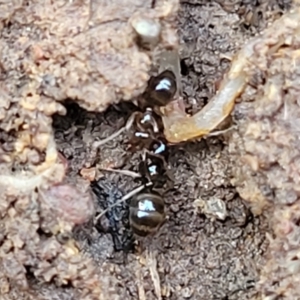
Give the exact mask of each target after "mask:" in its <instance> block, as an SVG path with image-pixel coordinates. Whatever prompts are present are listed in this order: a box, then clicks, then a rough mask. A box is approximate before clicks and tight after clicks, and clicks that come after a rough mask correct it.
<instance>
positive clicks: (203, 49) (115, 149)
mask: <svg viewBox="0 0 300 300" xmlns="http://www.w3.org/2000/svg"><path fill="white" fill-rule="evenodd" d="M27 2H28V1H27ZM27 2H26V1H21V0H20V1H14V2H11V1H9V2H7V4H2V8H1V9H0V11H1V15H0V20H1V24H2V29H1V31H2V35H1V40H0V43H1V61H0V62H1V70H2V72H1V100H0V120H1V123H0V128H1V131H0V137H1V142H2V146H1V147H0V160H1V166H0V167H1V176H0V181H1V183H5V184H2V185H1V186H0V187H1V202H0V205H1V210H0V213H1V215H0V218H1V219H0V228H1V231H0V269H1V270H4V271H2V273H0V293H1V294H2V295H4V296H3V299H5V300H6V299H90V298H92V297H94V298H96V299H122V298H123V299H158V298H160V297H163V298H164V299H207V300H208V299H250V298H252V297H256V295H257V291H256V289H255V288H254V286H255V284H256V283H257V282H258V280H259V272H260V270H261V269H262V267H263V266H264V264H265V259H264V253H265V252H266V247H267V245H268V243H267V240H266V235H265V234H266V232H267V231H268V230H269V228H268V226H269V224H268V222H267V221H266V219H265V217H264V216H254V215H253V214H252V213H251V211H250V209H249V208H248V207H247V205H246V204H245V203H243V202H242V200H241V198H240V197H239V196H238V194H237V193H236V190H235V188H234V187H233V186H232V184H231V182H230V178H231V176H230V175H231V174H232V171H233V169H232V165H233V163H231V162H230V159H229V151H228V148H227V146H226V145H225V144H224V143H223V141H222V139H221V138H220V137H218V138H209V139H207V140H202V141H200V142H197V143H187V144H185V145H183V146H180V147H179V146H178V147H173V148H172V149H171V155H170V165H171V167H172V170H173V171H174V176H175V189H174V190H171V191H169V192H168V193H167V194H166V197H165V201H166V206H167V214H168V220H167V222H166V224H165V225H164V226H163V227H162V228H161V230H160V231H159V233H158V234H157V235H156V236H155V237H154V238H153V239H152V240H148V239H146V240H145V241H142V244H143V247H144V248H145V250H144V251H143V252H142V253H138V252H134V253H128V254H127V255H126V257H125V258H126V259H125V261H124V252H123V251H115V250H116V249H115V248H116V244H117V242H116V240H117V241H118V240H119V241H121V246H122V245H123V239H125V242H127V240H128V241H130V232H128V230H127V225H128V224H127V221H128V220H127V219H126V218H127V216H126V205H121V206H120V207H118V209H116V210H114V213H113V216H112V217H110V218H113V219H114V221H115V227H116V228H115V229H116V230H115V232H113V234H111V233H109V232H107V231H108V230H110V229H109V228H107V227H109V226H108V225H107V224H108V222H107V220H106V219H105V218H103V220H101V229H102V231H100V232H99V231H97V230H96V229H95V227H94V226H93V224H92V223H91V222H89V223H87V224H86V225H84V226H82V224H83V223H84V222H85V221H87V220H89V218H90V216H91V215H93V214H94V210H98V211H99V210H101V208H103V207H105V206H106V205H107V202H108V203H110V202H113V201H115V200H116V199H118V198H120V197H121V195H123V194H125V193H126V192H128V191H130V190H131V189H132V188H133V187H134V186H136V185H137V184H138V183H136V182H134V181H133V180H132V178H130V177H126V176H121V175H119V174H112V173H108V172H105V173H102V174H99V173H97V176H100V177H102V182H101V191H102V192H101V193H100V194H99V195H98V196H99V197H98V198H97V197H95V195H93V194H91V193H90V192H91V191H90V190H89V186H88V183H89V182H87V181H86V180H83V179H82V177H81V175H84V177H85V178H91V177H93V176H94V175H93V171H94V169H91V168H92V167H95V166H96V167H97V168H98V167H113V166H118V167H122V168H123V169H126V168H129V169H130V168H134V165H136V163H137V161H138V159H139V156H138V153H137V154H135V155H133V156H132V157H131V155H130V154H129V153H127V152H126V151H125V146H124V143H123V141H124V140H126V137H125V136H120V137H119V138H117V139H116V140H114V141H112V142H111V143H109V144H107V145H105V146H103V147H102V148H101V150H100V152H99V153H95V152H94V151H92V150H91V143H92V141H93V140H95V139H99V138H104V137H106V136H108V135H109V134H111V133H113V132H115V130H116V129H117V128H119V127H120V126H121V125H122V124H123V123H124V121H125V119H126V118H128V116H129V115H130V113H131V111H132V108H131V107H130V105H129V104H128V103H127V104H120V105H119V106H117V107H115V108H109V109H108V110H107V111H106V112H105V113H93V112H88V111H86V110H84V109H83V108H85V109H88V110H91V111H92V110H93V111H98V112H101V111H103V110H104V109H106V108H107V106H108V104H111V103H117V102H119V101H120V100H121V99H124V100H130V99H132V98H134V97H136V96H137V95H138V94H139V93H140V92H141V91H142V90H143V89H144V87H145V84H146V81H147V78H148V76H149V74H148V71H149V70H150V68H151V59H152V56H155V55H156V53H155V51H154V52H151V53H150V52H148V51H144V50H141V49H140V48H139V47H138V46H137V45H136V43H135V36H134V35H133V31H132V28H131V26H130V25H129V23H130V20H129V19H130V17H131V16H132V15H134V14H135V13H140V14H147V15H150V17H152V18H154V19H156V18H160V19H161V20H162V25H163V35H162V46H161V47H162V48H163V47H166V46H170V45H171V46H174V45H176V43H177V40H176V38H174V31H173V27H174V23H172V21H173V18H174V16H175V13H176V9H177V6H176V3H177V1H175V0H169V1H164V2H163V1H159V0H156V3H157V9H156V10H154V12H153V10H150V4H151V2H152V1H131V2H130V5H128V4H127V5H126V9H124V10H121V11H120V10H119V9H118V10H116V9H117V8H119V6H120V5H121V4H120V1H117V2H113V4H111V3H110V2H107V4H106V5H105V7H104V6H103V7H102V6H100V3H102V5H103V3H106V2H101V1H98V2H97V1H94V0H93V1H91V3H92V11H93V13H92V15H89V14H88V11H89V7H90V6H89V3H90V2H89V1H80V0H78V1H69V2H65V1H55V4H54V5H53V4H51V1H49V2H44V3H43V4H40V3H41V2H38V1H30V2H28V3H27ZM124 2H125V1H124ZM218 2H219V3H221V4H222V5H220V4H218ZM254 2H255V4H254ZM108 3H110V4H109V5H108ZM114 3H118V7H117V8H116V6H114V5H115V4H114ZM126 3H128V1H127V2H126ZM137 3H138V4H137ZM140 3H144V4H143V5H140ZM163 3H166V5H163ZM26 4H27V5H26ZM160 5H161V6H160ZM288 6H289V2H287V1H286V2H285V1H280V0H279V1H246V0H244V1H235V2H234V5H233V4H231V2H230V1H213V2H209V3H208V1H200V0H198V1H192V0H191V1H182V4H181V7H180V11H179V17H178V25H179V37H180V41H181V44H182V45H183V46H182V49H181V56H182V61H181V62H182V69H183V86H184V95H185V100H186V104H187V108H188V111H189V112H195V111H197V110H198V109H199V108H201V107H202V106H203V105H204V104H205V103H206V102H207V101H208V100H209V99H210V98H211V96H212V95H213V94H214V93H215V90H216V88H215V83H216V82H217V81H218V80H219V79H220V78H221V76H222V75H223V74H224V73H225V72H226V70H227V68H228V67H229V65H230V61H229V60H228V59H227V58H226V56H230V55H232V54H233V53H235V51H236V50H237V49H238V48H239V47H240V46H241V45H242V43H243V42H244V41H245V40H247V38H249V37H250V36H253V35H254V34H255V33H257V32H259V31H260V30H262V29H263V28H265V27H266V25H267V24H268V23H269V22H270V23H271V22H273V21H274V20H275V19H277V18H278V17H279V15H281V14H282V10H283V9H286V8H287V7H288ZM114 12H116V13H117V15H118V17H114V18H113V19H107V20H106V19H105V21H106V22H103V18H105V17H107V18H110V17H111V16H113V15H114V16H115V15H116V13H115V14H114ZM122 14H124V15H122ZM102 23H103V24H102ZM74 24H76V26H74ZM104 29H105V30H104ZM99 32H101V34H100V33H99ZM108 37H109V38H108ZM103 41H104V42H105V43H104V42H103ZM103 44H105V47H104V46H103V48H101V47H102V45H103ZM100 45H101V47H100ZM67 99H69V100H70V101H69V102H64V105H61V103H59V102H58V101H62V100H67ZM75 102H77V103H78V104H79V105H80V106H81V108H80V107H79V106H78V105H77V104H76V103H75ZM65 112H67V115H66V116H60V115H59V114H64V113H65ZM55 113H56V114H55ZM53 114H55V116H54V118H53V124H52V115H53ZM52 125H53V128H54V133H55V141H54V140H53V138H52ZM54 142H55V143H56V145H55V143H54ZM56 146H57V149H58V150H59V151H60V153H61V154H62V156H60V155H57V153H56V149H55V147H56ZM121 158H122V159H121ZM123 158H127V159H128V161H126V162H125V163H124V162H123V160H124V159H123ZM67 167H68V168H67ZM6 182H7V183H6ZM7 187H9V189H8V188H7ZM36 187H38V188H36ZM72 195H74V196H72ZM70 199H71V200H73V201H69V200H70ZM211 199H217V201H218V203H223V204H224V203H225V204H226V211H227V212H226V214H227V216H226V218H225V220H219V219H218V215H216V214H214V213H213V212H212V211H209V206H205V208H204V209H203V201H201V200H204V202H206V201H209V200H211ZM70 202H71V203H70ZM199 203H202V204H201V205H200V206H201V207H199ZM93 204H94V205H93ZM278 216H280V215H278ZM72 233H74V234H73V235H72ZM114 247H115V248H114ZM274 249H276V247H274ZM274 272H275V271H274ZM272 274H273V273H272ZM158 279H159V280H158ZM137 283H139V287H138V284H137ZM268 283H269V282H268V281H267V280H265V281H264V282H263V284H262V288H264V286H266V285H267V284H268ZM290 299H293V298H290Z"/></svg>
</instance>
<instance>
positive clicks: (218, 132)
mask: <svg viewBox="0 0 300 300" xmlns="http://www.w3.org/2000/svg"><path fill="white" fill-rule="evenodd" d="M236 128H237V126H236V125H233V126H230V127H229V128H227V129H224V130H218V131H213V132H211V133H209V134H207V135H206V136H205V138H207V137H211V136H218V135H221V134H224V133H227V132H228V131H231V130H233V129H236Z"/></svg>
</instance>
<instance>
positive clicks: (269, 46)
mask: <svg viewBox="0 0 300 300" xmlns="http://www.w3.org/2000/svg"><path fill="white" fill-rule="evenodd" d="M299 21H300V9H299V8H297V9H296V10H295V12H294V13H291V14H289V15H287V16H286V17H284V18H282V19H280V20H279V21H278V22H277V23H276V24H274V25H273V26H272V27H271V30H270V31H268V34H267V35H266V36H264V39H261V40H259V38H258V39H257V43H256V44H255V45H254V47H253V48H254V55H253V57H251V61H250V62H249V63H250V64H249V70H248V72H249V73H250V74H251V80H250V84H249V86H248V87H247V88H246V90H245V92H244V94H243V95H242V98H241V103H239V104H237V105H236V107H235V116H236V120H237V125H238V126H237V131H236V132H235V133H234V134H233V135H232V137H231V140H230V143H229V152H230V153H231V157H232V159H233V160H235V162H237V166H236V168H235V169H234V171H235V172H234V177H235V178H234V179H233V180H232V182H233V183H234V185H235V186H236V187H237V191H238V192H239V194H240V195H241V196H242V198H244V199H245V200H247V201H249V202H250V203H251V208H252V211H253V212H254V213H255V214H261V213H262V212H264V213H266V214H267V215H268V218H269V220H270V223H271V225H272V229H273V234H270V235H269V241H270V246H269V249H268V261H267V263H266V265H265V266H264V268H263V269H262V272H261V280H260V282H259V285H258V289H260V290H261V291H262V297H263V299H277V297H283V298H284V299H298V298H299V297H300V290H299V287H298V282H299V257H298V254H297V253H298V252H299V239H298V235H299V178H300V177H299V171H298V170H299V167H300V165H298V163H299V155H300V153H299V138H298V136H299V129H298V122H299V118H300V107H299V101H298V98H299V97H298V90H299V88H298V86H299V82H300V74H299V71H298V70H299V64H300V56H299V50H298V49H299V47H300V39H299V34H298V32H299V30H300V26H299V24H300V23H299ZM266 210H267V211H266Z"/></svg>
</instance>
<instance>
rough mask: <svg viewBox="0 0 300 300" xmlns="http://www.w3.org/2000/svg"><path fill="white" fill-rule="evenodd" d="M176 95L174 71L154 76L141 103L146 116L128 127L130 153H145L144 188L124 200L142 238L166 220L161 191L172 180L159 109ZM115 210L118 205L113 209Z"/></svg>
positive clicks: (141, 168)
mask: <svg viewBox="0 0 300 300" xmlns="http://www.w3.org/2000/svg"><path fill="white" fill-rule="evenodd" d="M176 91H177V84H176V77H175V74H174V73H173V72H172V71H170V70H165V71H163V72H162V73H160V74H159V75H158V76H152V77H151V78H150V80H149V82H148V86H147V88H146V90H145V92H144V93H143V94H142V97H141V99H140V101H139V102H140V107H142V108H144V112H134V113H133V114H132V115H131V117H130V118H129V119H128V121H127V123H126V125H125V129H126V131H127V132H128V135H129V142H128V143H129V145H130V150H131V151H136V150H143V151H144V153H143V155H142V160H141V162H140V164H139V167H138V169H139V173H140V174H141V176H142V186H141V187H140V188H138V190H137V192H136V193H129V195H126V196H125V197H123V198H122V199H121V201H125V200H127V199H130V202H129V222H130V226H131V229H132V231H133V232H134V233H135V234H137V235H139V236H146V235H148V234H151V233H155V232H156V231H157V230H158V228H159V227H160V226H161V225H162V223H163V222H164V220H165V216H166V214H165V205H164V199H163V196H162V190H163V189H164V188H165V186H166V185H168V184H169V183H170V181H171V180H170V179H171V176H170V174H169V170H168V167H167V163H166V161H167V159H168V148H167V141H166V140H165V138H164V136H163V134H162V131H163V127H162V121H161V118H160V115H159V112H158V111H157V108H159V107H161V106H165V105H166V104H168V103H169V102H170V101H172V100H173V98H174V96H175V93H176ZM118 134H119V133H118ZM113 136H114V137H115V136H116V135H113ZM110 139H111V138H110ZM105 142H107V140H106V141H105ZM100 143H101V141H100ZM101 144H102V143H101ZM97 146H99V143H98V144H97ZM118 202H120V201H118ZM113 206H115V204H114V205H112V206H110V208H112V207H113ZM108 209H109V208H108ZM106 211H107V210H105V211H104V212H103V213H105V212H106ZM103 213H102V214H101V215H103ZM98 217H99V216H98ZM98 217H97V218H98Z"/></svg>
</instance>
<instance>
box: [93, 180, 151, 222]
mask: <svg viewBox="0 0 300 300" xmlns="http://www.w3.org/2000/svg"><path fill="white" fill-rule="evenodd" d="M151 185H152V182H151V183H148V184H143V185H141V186H139V187H137V188H135V189H133V190H132V191H130V192H129V193H127V194H126V195H125V196H123V197H122V198H121V199H120V200H118V201H117V202H116V203H114V204H112V205H110V206H109V207H107V208H106V209H104V210H103V211H102V212H101V213H100V214H99V215H98V216H97V217H96V218H95V219H94V222H95V223H96V222H97V221H98V220H99V219H100V218H101V217H102V216H103V215H104V214H106V213H107V212H108V211H109V210H110V209H112V208H113V207H115V206H117V205H119V204H120V203H122V202H124V201H127V200H128V199H130V198H131V197H133V196H134V195H136V194H137V193H139V192H140V191H142V190H143V189H144V188H145V187H148V186H151Z"/></svg>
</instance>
